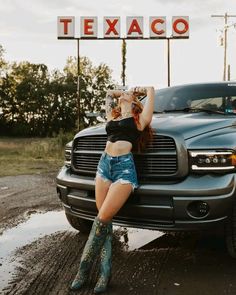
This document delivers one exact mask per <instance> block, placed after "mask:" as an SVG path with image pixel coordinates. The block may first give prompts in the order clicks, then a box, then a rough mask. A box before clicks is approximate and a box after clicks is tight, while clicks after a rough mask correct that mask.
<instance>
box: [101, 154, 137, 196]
mask: <svg viewBox="0 0 236 295" xmlns="http://www.w3.org/2000/svg"><path fill="white" fill-rule="evenodd" d="M97 175H99V176H101V177H102V179H103V180H104V181H111V182H112V184H114V183H117V182H120V183H123V184H124V183H131V184H132V188H133V191H134V189H135V188H137V187H138V180H137V173H136V168H135V164H134V159H133V154H132V153H131V152H129V153H127V154H125V155H121V156H110V155H109V154H108V153H106V152H105V151H104V152H103V153H102V155H101V157H100V160H99V162H98V166H97V172H96V177H97Z"/></svg>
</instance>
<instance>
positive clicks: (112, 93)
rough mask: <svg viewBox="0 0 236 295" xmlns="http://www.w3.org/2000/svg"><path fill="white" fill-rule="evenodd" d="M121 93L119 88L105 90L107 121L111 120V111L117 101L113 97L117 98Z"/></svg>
mask: <svg viewBox="0 0 236 295" xmlns="http://www.w3.org/2000/svg"><path fill="white" fill-rule="evenodd" d="M121 94H122V91H120V90H108V91H107V93H106V102H105V107H106V117H107V121H110V120H112V115H111V111H112V109H113V108H114V107H115V106H116V105H117V102H116V101H115V99H117V98H118V97H119V96H121Z"/></svg>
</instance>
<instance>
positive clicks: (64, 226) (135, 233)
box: [0, 210, 163, 293]
mask: <svg viewBox="0 0 236 295" xmlns="http://www.w3.org/2000/svg"><path fill="white" fill-rule="evenodd" d="M116 229H117V230H119V231H121V235H120V241H121V242H122V244H123V246H124V250H127V251H128V250H129V251H131V250H134V249H140V248H142V247H143V246H145V247H146V246H147V245H148V244H149V243H150V242H152V241H154V240H155V239H158V238H160V237H161V236H162V235H163V233H162V232H159V231H153V230H146V229H136V228H123V227H120V226H115V225H114V230H116ZM63 230H66V231H67V230H70V231H75V232H77V231H76V230H74V229H73V228H72V227H71V225H70V224H69V223H68V221H67V219H66V217H65V213H64V211H63V210H62V211H50V212H46V213H38V212H36V213H34V214H31V215H30V218H29V219H28V220H27V221H25V222H22V223H20V224H18V225H17V226H16V227H14V228H11V229H7V230H5V231H4V232H3V233H2V235H0V293H1V291H3V290H4V289H5V288H6V287H7V285H8V282H9V281H10V280H11V279H12V278H13V276H14V271H15V269H16V267H17V266H21V263H20V257H16V256H14V255H15V251H16V250H17V249H18V248H21V247H23V246H25V245H27V244H30V243H32V242H33V241H35V240H37V239H39V238H42V237H43V236H45V235H50V234H54V233H56V232H57V231H63Z"/></svg>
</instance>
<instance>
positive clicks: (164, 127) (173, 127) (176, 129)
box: [77, 112, 236, 139]
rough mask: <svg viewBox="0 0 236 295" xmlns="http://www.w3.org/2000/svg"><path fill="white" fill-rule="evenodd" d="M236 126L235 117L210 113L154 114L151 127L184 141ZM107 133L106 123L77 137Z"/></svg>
mask: <svg viewBox="0 0 236 295" xmlns="http://www.w3.org/2000/svg"><path fill="white" fill-rule="evenodd" d="M232 125H234V126H236V116H235V115H220V114H208V113H203V112H199V113H163V114H154V115H153V118H152V122H151V126H152V127H153V128H154V129H155V130H156V131H157V133H163V134H165V133H167V134H168V133H170V132H171V133H178V134H181V135H182V136H183V138H184V139H189V138H192V137H195V136H198V135H201V134H205V133H208V132H211V131H215V130H218V129H222V128H227V127H229V126H232ZM104 133H105V123H101V124H97V125H96V126H93V127H89V128H86V129H84V130H82V131H80V132H79V133H78V134H77V136H84V135H96V134H104Z"/></svg>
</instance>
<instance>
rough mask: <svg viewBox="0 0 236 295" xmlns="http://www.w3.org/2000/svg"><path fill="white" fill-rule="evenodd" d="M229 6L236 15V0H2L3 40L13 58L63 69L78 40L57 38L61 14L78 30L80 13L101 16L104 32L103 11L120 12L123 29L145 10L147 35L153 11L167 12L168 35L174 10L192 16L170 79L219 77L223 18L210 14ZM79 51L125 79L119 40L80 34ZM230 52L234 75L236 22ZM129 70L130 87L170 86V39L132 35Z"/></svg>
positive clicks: (177, 43)
mask: <svg viewBox="0 0 236 295" xmlns="http://www.w3.org/2000/svg"><path fill="white" fill-rule="evenodd" d="M225 12H227V13H228V14H231V15H236V1H235V0H224V1H222V0H162V1H161V0H146V1H143V0H119V1H117V0H99V1H98V0H86V1H84V0H83V1H82V0H49V1H48V0H0V14H1V17H0V44H1V45H2V46H3V47H4V49H5V51H6V52H5V59H6V60H7V61H9V62H12V61H18V62H19V61H24V60H27V61H30V62H32V63H44V64H46V65H47V66H48V67H49V69H50V70H53V69H60V70H62V69H63V67H64V66H65V63H66V59H67V57H68V56H76V54H77V42H76V40H58V39H57V16H75V19H76V27H75V31H76V33H78V34H79V20H80V17H81V16H97V17H98V31H99V34H100V35H102V34H103V29H102V25H103V17H104V16H120V17H121V32H122V34H123V35H124V34H125V25H126V17H127V16H143V17H144V36H148V19H149V17H150V16H166V18H167V36H170V35H171V19H172V16H189V23H190V29H189V39H179V40H171V41H170V61H171V71H170V80H171V85H180V84H185V83H195V82H208V81H221V80H222V79H223V57H224V50H223V46H220V45H219V44H220V42H219V36H220V34H221V30H222V29H223V27H224V19H223V18H213V17H211V15H213V14H220V15H223V14H224V13H225ZM234 23H236V17H232V18H229V19H228V24H229V25H230V24H234ZM78 34H77V35H78ZM80 54H81V55H83V56H87V57H89V58H90V59H91V60H92V62H93V63H94V65H99V64H100V63H106V64H107V65H108V66H109V67H110V68H111V69H112V76H113V78H114V79H115V80H116V81H117V82H118V83H119V84H121V79H120V75H121V41H120V40H119V41H118V40H114V41H112V40H105V41H101V40H93V41H89V40H82V41H81V42H80ZM227 57H228V64H230V66H231V80H236V29H235V28H234V26H231V27H230V28H229V29H228V50H227ZM126 75H127V85H128V87H133V86H137V85H141V86H154V87H155V88H156V89H158V88H162V87H166V86H167V41H166V40H128V41H127V70H126Z"/></svg>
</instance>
